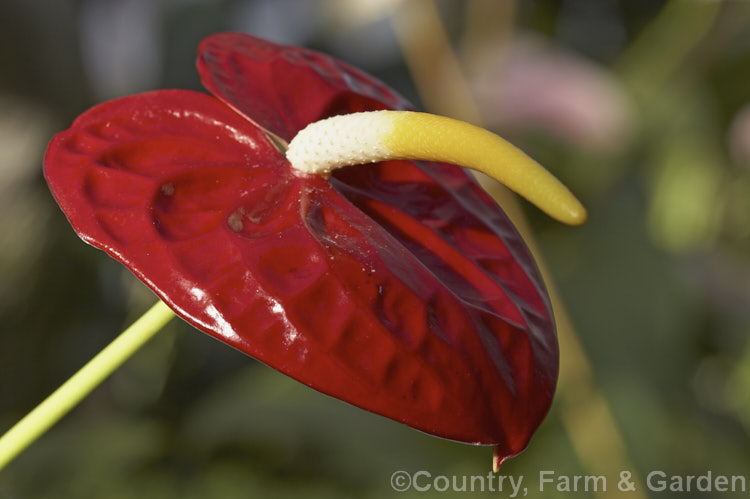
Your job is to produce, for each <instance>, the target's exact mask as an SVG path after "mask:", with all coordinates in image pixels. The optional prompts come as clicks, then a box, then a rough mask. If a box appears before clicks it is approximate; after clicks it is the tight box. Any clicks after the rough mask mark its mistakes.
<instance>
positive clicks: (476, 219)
mask: <svg viewBox="0 0 750 499" xmlns="http://www.w3.org/2000/svg"><path fill="white" fill-rule="evenodd" d="M226 36H227V37H229V38H228V39H229V40H233V41H235V42H236V45H237V46H239V52H238V53H233V52H232V50H231V48H230V47H229V46H222V50H221V51H220V53H221V54H223V55H222V57H224V58H225V59H226V60H232V61H234V62H233V63H232V64H231V66H233V67H235V71H240V68H241V71H245V73H243V74H242V77H241V78H240V76H239V75H233V76H232V78H235V77H236V78H238V79H239V80H238V81H240V83H239V84H238V85H237V87H236V88H235V87H231V85H230V86H229V87H226V86H224V87H222V88H224V89H225V90H226V88H231V89H232V91H233V92H235V91H236V92H238V93H242V92H248V93H247V95H245V96H244V97H243V99H244V101H243V102H245V103H247V102H250V103H251V104H252V101H253V100H254V99H256V98H257V99H258V100H259V101H264V100H265V101H266V102H268V99H269V98H270V97H269V95H268V94H267V93H264V92H266V90H268V89H266V90H262V89H261V90H258V95H254V94H253V93H252V92H253V90H252V88H244V87H243V85H244V83H241V82H247V81H263V78H267V77H268V75H267V74H266V73H265V72H266V71H268V68H269V66H275V65H276V63H279V64H281V65H282V66H283V65H284V64H288V62H287V63H284V62H279V61H278V57H280V56H278V54H284V55H283V57H282V59H283V60H284V61H288V60H290V59H291V60H293V61H297V60H310V59H311V58H312V59H315V57H312V55H311V52H310V51H307V50H303V49H294V48H289V47H276V46H273V45H271V44H269V43H268V42H262V43H260V42H257V43H259V46H258V47H257V49H253V47H252V45H253V44H254V43H256V42H255V41H254V40H257V39H253V38H251V37H247V38H246V39H245V38H243V37H241V36H240V35H235V34H230V35H226ZM237 37H239V38H240V39H237ZM222 39H223V38H222V37H221V35H217V36H216V37H212V38H209V39H208V40H209V41H210V42H211V43H216V42H217V40H219V41H220V40H222ZM240 42H242V43H240ZM206 46H207V44H206V43H204V45H203V47H204V48H205V47H206ZM208 46H210V44H208ZM251 49H253V50H257V53H258V54H260V55H258V54H256V55H255V57H256V58H258V59H260V60H262V61H266V62H268V61H275V62H273V63H268V64H266V63H265V62H264V63H263V64H260V66H258V65H257V64H256V63H255V62H247V59H248V58H251V57H253V54H254V53H255V52H254V51H253V50H251ZM295 50H296V51H297V52H299V53H297V54H294V52H295ZM264 54H265V55H264ZM264 57H265V59H263V58H264ZM316 57H317V56H316ZM326 57H327V56H326ZM222 60H223V59H222ZM315 60H318V59H315ZM323 60H324V61H328V62H327V64H329V63H330V64H329V66H330V67H329V71H328V73H326V74H325V78H323V79H321V80H318V85H319V86H320V89H319V90H318V91H319V92H320V94H321V98H320V99H319V102H318V104H320V105H318V106H317V107H316V106H311V107H309V108H307V109H306V110H304V113H302V114H300V113H297V112H296V111H289V110H287V111H285V110H284V109H283V106H281V107H278V106H277V103H278V102H286V103H287V104H284V105H285V106H286V105H291V104H290V103H292V102H294V100H295V98H296V97H292V96H290V97H286V96H282V97H283V98H282V99H281V100H280V101H278V102H276V103H274V104H273V106H271V107H269V108H267V109H266V111H264V112H267V113H278V114H279V115H280V118H279V120H278V122H279V123H283V124H284V126H288V127H289V128H287V129H277V130H276V131H282V132H284V133H287V132H290V131H291V130H293V129H295V128H296V127H298V126H301V125H302V124H303V123H302V122H301V120H302V116H305V117H306V118H305V119H310V120H316V119H317V118H319V117H321V116H313V115H312V113H313V110H315V109H317V111H315V112H320V113H322V114H323V115H325V113H327V112H329V111H330V109H331V105H330V103H337V104H336V105H337V106H339V108H340V109H341V110H342V111H348V110H350V108H351V107H356V106H358V105H359V104H360V103H362V102H367V103H369V104H368V105H373V106H380V107H388V106H389V105H390V104H391V102H392V101H391V100H390V98H383V100H377V97H378V95H375V94H374V93H373V92H372V88H373V87H371V86H369V84H368V83H367V82H366V81H364V82H360V83H361V85H360V84H358V85H359V86H357V85H353V84H349V85H347V86H341V85H340V84H338V83H336V82H341V81H348V80H349V79H350V77H349V73H347V72H343V73H341V72H339V73H336V69H335V68H339V69H340V68H342V67H343V68H345V66H344V65H343V63H339V62H337V61H335V60H333V59H332V58H326V59H323ZM246 62H247V64H245V63H246ZM294 66H295V67H296V68H297V69H296V70H297V71H301V72H302V73H304V72H311V73H315V74H319V72H320V71H322V69H321V65H320V63H317V62H316V63H315V65H309V64H308V65H307V66H304V65H300V64H297V63H295V64H294ZM209 68H210V66H204V68H203V72H204V75H203V76H204V79H206V78H209V79H210V78H211V75H207V74H206V71H209ZM345 71H349V69H345ZM222 74H223V75H224V76H222V78H226V77H228V76H227V75H228V74H229V73H225V72H222ZM297 77H298V78H302V76H300V75H299V74H298V75H297ZM314 78H317V77H314ZM321 78H322V77H321ZM268 81H269V82H270V81H271V80H268ZM321 82H323V83H324V82H333V83H329V84H327V85H329V86H326V85H324V84H323V83H321ZM302 86H304V85H298V86H295V87H294V88H288V89H287V90H283V89H284V88H285V87H284V86H283V85H281V86H279V87H278V88H277V89H276V92H278V94H281V93H282V90H283V92H294V91H296V90H298V89H299V88H300V87H302ZM243 88H244V89H243ZM268 91H270V90H268ZM358 91H361V92H362V93H357V92H358ZM382 94H383V95H386V96H387V95H388V93H387V92H382ZM243 95H244V94H243ZM280 98H281V97H280ZM285 99H286V100H285ZM251 104H247V106H245V104H243V106H244V107H246V108H248V109H249V107H248V106H251ZM259 106H261V107H262V105H261V104H259ZM238 109H241V108H240V106H239V105H235V106H233V107H231V108H230V107H228V106H227V105H225V104H224V103H222V102H221V101H219V100H217V99H215V98H213V97H210V96H207V95H203V94H200V93H196V92H188V91H178V90H173V91H157V92H150V93H146V94H140V95H136V96H132V97H126V98H122V99H118V100H115V101H111V102H107V103H104V104H101V105H99V106H97V107H95V108H93V109H91V110H89V111H87V112H86V113H84V114H83V115H82V116H81V117H79V118H78V119H77V120H76V121H75V122H74V123H73V125H72V126H71V128H70V129H69V130H67V131H65V132H62V133H60V134H58V136H56V137H55V139H54V140H53V141H52V143H51V144H50V147H49V150H48V152H47V155H46V157H45V176H46V178H47V181H48V183H49V184H50V188H51V190H52V192H53V194H54V196H55V198H56V199H57V200H58V202H59V204H60V206H61V207H62V208H63V210H64V211H65V213H66V215H67V216H68V219H69V220H70V222H71V224H72V225H73V227H74V228H75V229H76V231H77V232H78V233H79V235H80V236H81V237H82V238H83V239H85V240H86V241H88V242H90V243H91V244H93V245H95V246H97V247H99V248H102V249H104V250H105V251H107V252H108V253H109V254H110V255H112V256H113V257H115V258H116V259H118V260H120V261H121V262H123V263H124V264H125V265H127V266H128V267H129V268H130V269H131V270H132V271H133V272H134V273H135V274H136V275H138V276H139V277H140V278H141V279H142V280H143V281H144V282H145V283H146V284H148V285H149V286H150V287H151V288H152V289H153V290H154V291H155V292H156V293H157V294H158V295H159V296H160V297H161V298H162V299H163V300H164V301H165V302H167V303H168V304H169V305H170V306H172V307H173V308H174V309H175V310H176V311H177V313H178V314H179V315H180V316H181V317H183V318H184V319H186V320H187V321H188V322H190V323H192V324H193V325H195V326H196V327H198V328H199V329H201V330H203V331H205V332H206V333H208V334H210V335H212V336H214V337H216V338H218V339H220V340H221V341H223V342H225V343H227V344H229V345H231V346H233V347H235V348H237V349H239V350H241V351H243V352H245V353H247V354H249V355H251V356H253V357H255V358H257V359H258V360H260V361H262V362H264V363H266V364H268V365H269V366H271V367H274V368H276V369H278V370H279V371H281V372H284V373H286V374H288V375H289V376H292V377H293V378H295V379H297V380H299V381H301V382H303V383H305V384H307V385H309V386H311V387H313V388H315V389H317V390H319V391H321V392H324V393H327V394H329V395H332V396H335V397H338V398H340V399H342V400H345V401H347V402H349V403H351V404H354V405H357V406H359V407H362V408H364V409H367V410H370V411H373V412H375V413H378V414H382V415H384V416H387V417H389V418H392V419H394V420H396V421H400V422H403V423H405V424H408V425H410V426H412V427H414V428H417V429H419V430H422V431H424V432H427V433H430V434H433V435H437V436H440V437H444V438H449V439H453V440H458V441H462V442H469V443H480V444H493V445H496V446H497V451H496V456H497V459H499V460H502V459H505V458H507V457H509V456H512V455H515V454H517V453H518V452H520V451H521V450H523V448H525V446H526V445H527V444H528V441H529V439H530V438H531V435H532V433H533V432H534V430H535V429H536V428H537V426H538V425H539V423H540V422H541V420H542V418H543V417H544V415H545V414H546V412H547V410H548V408H549V405H550V403H551V400H552V395H553V392H554V388H555V382H556V378H557V367H558V364H557V353H558V352H557V342H556V338H555V333H554V326H553V322H552V317H551V310H550V305H549V300H548V298H547V296H546V294H545V291H544V287H543V284H542V281H541V278H540V276H539V274H538V272H537V270H536V268H535V265H534V263H533V261H532V259H531V256H530V254H529V252H528V250H527V249H526V247H525V246H524V244H523V241H522V240H521V239H520V237H519V236H518V234H517V232H516V231H515V229H514V228H513V227H512V225H511V224H510V222H509V221H508V219H507V217H506V216H505V215H504V214H503V212H502V211H501V210H500V209H499V208H498V207H497V205H496V204H495V203H494V201H493V200H492V199H491V198H490V197H489V196H488V195H487V194H486V193H485V192H484V191H482V190H481V189H480V188H479V187H478V186H477V184H476V182H475V181H474V180H473V178H472V177H470V176H469V175H468V174H466V173H465V172H464V171H463V170H462V169H460V168H458V167H455V166H451V165H444V164H422V163H419V162H407V161H389V162H384V163H379V164H374V165H368V166H359V167H353V168H345V169H341V170H338V171H336V172H335V173H334V174H333V175H332V176H331V178H330V179H329V180H324V179H322V178H320V177H318V176H305V175H297V174H293V173H292V170H291V165H289V164H288V163H287V161H286V159H285V158H284V157H283V156H282V154H281V153H280V152H278V151H277V150H276V148H275V147H274V146H273V144H272V143H271V142H270V141H269V140H268V139H267V138H266V136H265V134H264V133H263V131H262V130H261V129H259V128H257V127H256V126H255V125H254V124H253V121H252V119H255V117H248V116H244V115H242V114H240V113H239V112H237V110H238ZM267 118H268V116H266V117H263V118H262V119H259V120H257V122H258V123H259V124H261V125H262V126H266V127H267V126H268V124H269V123H270V121H268V120H267ZM264 120H265V121H264Z"/></svg>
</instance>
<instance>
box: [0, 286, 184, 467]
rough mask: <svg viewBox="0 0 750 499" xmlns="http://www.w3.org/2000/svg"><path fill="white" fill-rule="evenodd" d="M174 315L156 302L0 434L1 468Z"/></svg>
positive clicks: (162, 303) (164, 305) (163, 305)
mask: <svg viewBox="0 0 750 499" xmlns="http://www.w3.org/2000/svg"><path fill="white" fill-rule="evenodd" d="M174 316H175V315H174V312H172V310H171V309H170V308H169V307H168V306H167V305H166V304H165V303H164V302H162V301H159V302H158V303H156V304H155V305H154V306H152V307H151V308H150V309H149V310H148V311H147V312H146V313H145V314H143V315H142V316H141V317H140V318H139V319H138V320H137V321H135V322H134V323H133V324H132V325H131V326H130V327H129V328H127V329H126V330H125V331H123V332H122V334H120V336H118V337H117V338H116V339H115V340H114V341H113V342H112V343H110V344H109V345H108V346H107V347H105V348H104V350H102V351H101V352H99V354H98V355H97V356H96V357H94V358H93V359H91V360H90V361H89V362H88V363H87V364H86V365H85V366H83V367H82V368H81V370H79V371H78V372H77V373H76V374H74V375H73V376H72V377H71V378H70V379H69V380H68V381H66V382H65V383H64V384H63V385H62V386H60V388H58V389H57V390H56V391H55V392H54V393H52V395H50V396H49V397H47V398H46V399H45V400H44V401H43V402H42V403H41V404H39V405H38V406H37V407H36V408H35V409H34V410H33V411H31V412H30V413H29V414H27V415H26V416H25V417H24V418H23V419H22V420H21V421H19V422H18V423H16V425H15V426H13V427H12V428H11V429H10V430H8V432H7V433H5V435H3V436H2V437H0V470H1V469H3V468H4V467H5V465H7V464H8V463H9V462H10V461H12V460H13V458H15V457H16V456H17V455H18V454H19V453H21V452H22V451H23V450H24V449H26V448H27V447H28V446H29V445H31V444H32V443H33V442H34V441H35V440H36V439H38V438H39V437H40V436H41V435H42V434H43V433H44V432H46V431H47V430H48V429H49V428H50V427H52V425H54V424H55V423H56V422H57V421H59V420H60V419H61V418H62V417H63V416H65V415H66V414H67V413H68V412H69V411H70V410H71V409H72V408H73V407H75V406H76V405H77V404H78V403H79V402H80V401H81V400H82V399H83V398H84V397H85V396H86V395H88V394H89V393H90V392H91V391H92V390H93V389H94V388H96V387H97V386H98V385H99V384H100V383H101V382H102V381H104V380H105V379H106V378H107V377H108V376H109V375H110V374H112V372H114V371H115V370H116V369H117V368H118V367H120V366H121V365H122V364H123V363H124V362H125V361H126V360H127V359H128V358H130V356H131V355H133V353H135V352H136V351H137V350H138V349H139V348H141V347H142V346H143V345H144V344H145V343H146V342H147V341H148V340H150V339H151V338H152V337H153V336H154V335H155V334H156V333H157V332H159V331H160V330H161V329H162V328H163V327H164V326H165V325H166V324H167V323H168V322H169V321H170V320H171V319H172V318H174Z"/></svg>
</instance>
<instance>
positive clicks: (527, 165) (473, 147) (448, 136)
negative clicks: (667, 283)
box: [287, 111, 586, 225]
mask: <svg viewBox="0 0 750 499" xmlns="http://www.w3.org/2000/svg"><path fill="white" fill-rule="evenodd" d="M287 159H289V162H290V163H291V164H292V166H293V167H294V168H296V169H298V170H300V171H304V172H307V173H317V174H328V173H330V172H331V170H333V169H335V168H340V167H342V166H348V165H357V164H362V163H374V162H377V161H385V160H389V159H407V160H423V161H437V162H442V163H451V164H455V165H459V166H463V167H465V168H470V169H472V170H476V171H480V172H482V173H484V174H486V175H488V176H489V177H492V178H494V179H495V180H497V181H499V182H500V183H502V184H504V185H505V186H507V187H508V188H510V189H511V190H513V191H515V192H516V193H518V194H520V195H521V196H523V197H525V198H526V199H528V200H529V201H530V202H532V203H533V204H535V205H536V206H537V207H539V208H540V209H541V210H542V211H544V212H545V213H547V214H548V215H550V216H551V217H553V218H555V219H557V220H559V221H561V222H563V223H566V224H571V225H579V224H582V223H583V222H585V221H586V209H585V208H584V207H583V205H581V203H580V202H579V201H578V199H576V197H575V196H574V195H573V194H572V193H571V192H570V191H569V190H568V188H567V187H565V186H564V185H563V184H562V183H561V182H560V181H559V180H557V179H556V178H555V177H554V176H553V175H552V174H551V173H549V172H548V171H547V170H545V169H544V168H543V167H542V166H541V165H539V163H537V162H536V161H534V160H533V159H531V158H530V157H529V156H527V155H526V154H524V153H523V151H521V150H520V149H518V148H517V147H515V146H514V145H513V144H511V143H510V142H508V141H506V140H505V139H503V138H501V137H499V136H498V135H495V134H494V133H492V132H489V131H487V130H485V129H483V128H480V127H477V126H474V125H471V124H469V123H465V122H463V121H458V120H454V119H451V118H445V117H443V116H436V115H433V114H428V113H417V112H411V111H371V112H365V113H353V114H347V115H341V116H334V117H332V118H328V119H326V120H321V121H318V122H315V123H312V124H310V125H308V126H307V127H306V128H305V129H304V130H302V131H300V132H299V133H298V134H297V136H296V137H294V139H293V140H292V142H290V143H289V149H288V150H287Z"/></svg>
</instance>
